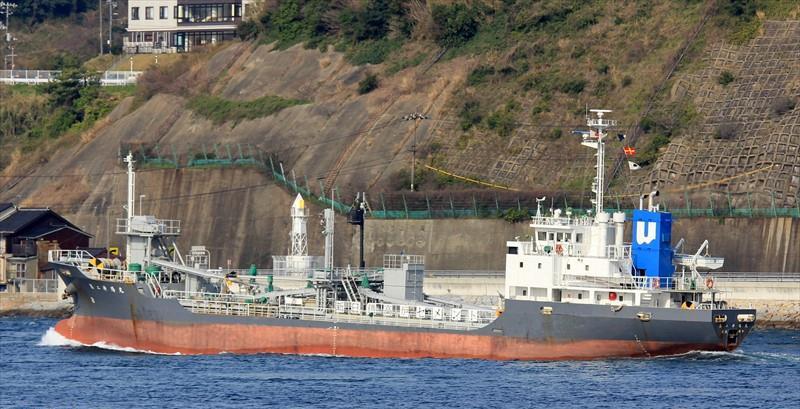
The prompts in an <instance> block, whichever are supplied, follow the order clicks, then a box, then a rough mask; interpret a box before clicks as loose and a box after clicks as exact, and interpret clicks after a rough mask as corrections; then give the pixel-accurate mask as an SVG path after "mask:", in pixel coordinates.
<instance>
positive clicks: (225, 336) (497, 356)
mask: <svg viewBox="0 0 800 409" xmlns="http://www.w3.org/2000/svg"><path fill="white" fill-rule="evenodd" d="M55 329H56V331H57V332H58V333H59V334H61V335H62V336H64V337H66V338H68V339H71V340H73V341H76V342H79V343H81V344H84V345H107V346H113V347H117V348H126V349H133V350H137V351H146V352H153V353H164V354H189V355H191V354H219V353H239V354H252V353H278V354H308V355H333V356H349V357H364V358H467V359H489V360H582V359H601V358H610V357H651V356H659V355H673V354H681V353H686V352H690V351H697V350H715V351H720V350H725V349H726V348H725V347H724V346H722V345H719V344H693V343H677V342H659V341H636V340H628V341H624V340H603V339H596V340H575V341H566V340H551V341H537V340H532V339H524V338H514V337H501V336H490V335H467V334H447V333H436V332H395V331H379V330H370V331H366V330H354V329H345V328H340V327H337V326H335V325H331V326H330V327H329V328H309V327H289V326H262V325H248V324H199V325H198V324H188V325H187V324H173V323H164V322H157V321H137V322H133V321H130V320H121V319H115V318H104V317H85V316H80V315H76V316H73V317H72V318H69V319H65V320H62V321H60V322H59V323H58V324H57V325H56V328H55Z"/></svg>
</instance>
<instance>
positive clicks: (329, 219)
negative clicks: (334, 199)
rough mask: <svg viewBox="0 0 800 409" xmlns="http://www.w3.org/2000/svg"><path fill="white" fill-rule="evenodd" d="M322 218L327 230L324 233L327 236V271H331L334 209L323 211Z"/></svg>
mask: <svg viewBox="0 0 800 409" xmlns="http://www.w3.org/2000/svg"><path fill="white" fill-rule="evenodd" d="M322 218H323V223H324V225H325V230H324V231H323V232H322V234H324V235H325V270H331V269H332V268H333V222H334V213H333V209H332V208H331V209H325V210H323V211H322Z"/></svg>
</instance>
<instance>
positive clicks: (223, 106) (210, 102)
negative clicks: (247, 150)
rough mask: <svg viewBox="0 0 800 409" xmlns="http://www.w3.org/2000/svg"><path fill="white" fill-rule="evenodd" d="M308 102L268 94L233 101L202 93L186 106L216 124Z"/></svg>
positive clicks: (254, 117)
mask: <svg viewBox="0 0 800 409" xmlns="http://www.w3.org/2000/svg"><path fill="white" fill-rule="evenodd" d="M307 103H308V101H304V100H299V99H286V98H281V97H278V96H274V95H267V96H264V97H261V98H257V99H254V100H251V101H231V100H229V99H224V98H220V97H217V96H213V95H200V96H196V97H193V98H191V99H190V100H189V102H188V103H187V104H186V107H187V108H189V109H191V110H192V111H194V112H195V113H196V114H198V115H200V116H202V117H205V118H206V119H209V120H211V122H213V123H214V124H215V125H220V124H223V123H225V122H230V121H233V122H234V124H236V123H239V122H240V121H242V120H250V119H256V118H263V117H266V116H270V115H272V114H275V113H277V112H280V111H282V110H283V109H286V108H289V107H291V106H295V105H303V104H307Z"/></svg>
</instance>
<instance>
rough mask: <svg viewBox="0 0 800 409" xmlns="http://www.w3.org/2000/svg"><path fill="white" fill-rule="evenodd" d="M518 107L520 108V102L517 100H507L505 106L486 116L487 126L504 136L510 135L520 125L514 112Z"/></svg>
mask: <svg viewBox="0 0 800 409" xmlns="http://www.w3.org/2000/svg"><path fill="white" fill-rule="evenodd" d="M517 109H519V104H518V103H516V101H509V102H507V103H506V105H505V106H503V107H502V108H500V109H498V110H496V111H494V112H492V114H491V115H489V116H488V117H487V118H486V126H487V127H488V128H489V129H491V130H494V131H496V132H497V134H498V135H500V136H502V137H507V136H510V135H511V132H512V131H514V129H515V128H516V127H517V125H518V124H517V122H516V121H515V120H514V113H515V112H516V111H517Z"/></svg>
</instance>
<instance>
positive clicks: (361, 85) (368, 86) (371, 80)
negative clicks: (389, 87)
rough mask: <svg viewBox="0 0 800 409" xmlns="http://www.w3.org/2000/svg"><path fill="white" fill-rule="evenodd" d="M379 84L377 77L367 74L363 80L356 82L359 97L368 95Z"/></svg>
mask: <svg viewBox="0 0 800 409" xmlns="http://www.w3.org/2000/svg"><path fill="white" fill-rule="evenodd" d="M379 84H380V82H379V81H378V76H377V75H375V74H367V76H366V77H364V79H363V80H361V81H359V82H358V93H359V94H361V95H364V94H367V93H370V92H372V91H374V90H375V89H376V88H378V85H379Z"/></svg>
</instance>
